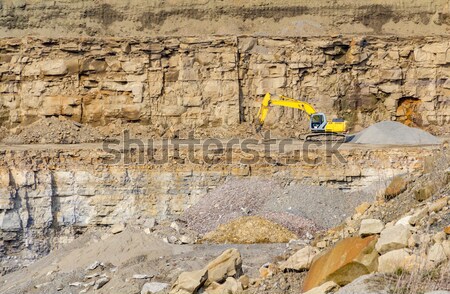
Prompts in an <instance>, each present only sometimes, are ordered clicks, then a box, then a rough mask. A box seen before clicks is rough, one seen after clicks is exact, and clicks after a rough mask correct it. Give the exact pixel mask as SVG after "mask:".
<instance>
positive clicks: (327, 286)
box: [304, 281, 339, 294]
mask: <svg viewBox="0 0 450 294" xmlns="http://www.w3.org/2000/svg"><path fill="white" fill-rule="evenodd" d="M338 289H339V285H338V284H336V283H335V282H333V281H328V282H325V283H323V284H322V285H320V286H318V287H315V288H312V289H311V290H308V291H306V292H304V294H327V293H333V292H335V291H336V290H338Z"/></svg>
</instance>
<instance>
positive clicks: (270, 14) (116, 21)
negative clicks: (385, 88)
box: [0, 0, 450, 37]
mask: <svg viewBox="0 0 450 294" xmlns="http://www.w3.org/2000/svg"><path fill="white" fill-rule="evenodd" d="M449 13H450V11H449V6H448V1H446V0H431V1H424V0H413V1H399V0H395V1H376V2H374V1H370V0H361V1H357V2H355V1H351V0H341V1H338V2H336V1H328V0H325V1H312V0H304V1H301V2H299V1H295V0H287V1H286V0H284V1H281V0H249V1H220V0H168V1H144V0H128V1H118V0H109V1H104V2H101V3H98V2H92V1H91V2H89V1H83V0H72V1H48V0H37V1H36V0H4V1H2V3H1V5H0V28H1V29H0V37H4V36H18V35H19V36H22V35H24V34H32V35H41V36H55V35H60V36H63V35H64V36H65V35H70V36H80V35H82V36H118V37H129V36H139V37H142V36H149V35H153V36H154V35H166V36H167V35H171V36H173V35H175V36H180V35H184V36H186V35H188V36H192V35H203V34H233V35H242V34H248V35H273V36H318V35H319V36H323V35H329V34H361V33H363V34H367V33H372V34H387V35H391V34H395V35H402V36H411V35H413V36H417V35H443V34H448V29H449Z"/></svg>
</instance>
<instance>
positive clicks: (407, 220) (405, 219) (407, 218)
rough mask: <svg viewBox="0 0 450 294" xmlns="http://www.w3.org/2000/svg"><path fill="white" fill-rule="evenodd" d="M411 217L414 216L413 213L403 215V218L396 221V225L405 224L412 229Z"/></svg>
mask: <svg viewBox="0 0 450 294" xmlns="http://www.w3.org/2000/svg"><path fill="white" fill-rule="evenodd" d="M411 218H412V216H411V215H407V216H404V217H402V218H401V219H399V220H398V221H397V222H396V223H395V225H396V226H397V225H403V226H405V227H407V228H408V229H411V224H410V222H411Z"/></svg>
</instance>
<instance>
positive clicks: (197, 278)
mask: <svg viewBox="0 0 450 294" xmlns="http://www.w3.org/2000/svg"><path fill="white" fill-rule="evenodd" d="M207 278H208V271H207V270H206V269H201V270H198V271H193V272H183V273H181V274H180V275H179V276H178V279H177V280H176V282H175V283H174V284H173V285H172V288H170V292H169V293H170V294H192V293H194V292H196V291H197V290H198V289H200V287H202V286H203V284H204V283H205V281H206V279H207Z"/></svg>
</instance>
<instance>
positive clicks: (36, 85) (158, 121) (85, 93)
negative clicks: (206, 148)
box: [0, 36, 450, 137]
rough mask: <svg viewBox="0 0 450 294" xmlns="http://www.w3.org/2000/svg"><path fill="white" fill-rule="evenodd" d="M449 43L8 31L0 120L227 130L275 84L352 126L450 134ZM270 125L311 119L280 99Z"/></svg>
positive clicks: (284, 127)
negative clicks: (59, 35)
mask: <svg viewBox="0 0 450 294" xmlns="http://www.w3.org/2000/svg"><path fill="white" fill-rule="evenodd" d="M449 47H450V45H449V42H448V39H447V38H445V37H423V38H406V39H402V38H394V37H370V36H367V37H357V36H355V37H326V38H322V37H320V38H319V37H311V38H268V37H178V38H170V37H169V38H147V39H132V38H127V39H117V38H113V39H111V38H108V39H99V38H95V39H94V38H77V39H52V38H38V39H37V38H29V37H24V38H5V39H1V40H0V60H1V64H0V75H1V78H0V94H1V95H0V122H1V124H2V126H4V127H7V128H12V127H15V126H17V125H24V124H29V123H31V122H33V121H35V120H37V119H39V118H43V117H48V116H63V117H66V118H69V119H72V120H74V121H77V122H81V123H85V124H91V125H94V126H98V125H103V126H104V125H108V124H110V123H113V122H117V121H121V122H133V123H138V124H144V125H148V127H149V129H154V130H156V131H158V132H159V134H166V133H167V134H171V133H173V132H175V131H177V130H192V129H196V130H197V131H198V132H199V133H201V134H205V135H211V134H212V135H214V134H215V135H216V136H217V134H220V136H222V137H230V136H233V135H237V134H239V132H237V131H236V130H237V128H236V127H237V126H251V125H253V124H254V122H255V118H256V113H257V111H258V107H259V103H260V101H261V99H262V96H263V95H264V94H265V93H266V92H268V91H270V92H272V93H274V94H284V95H287V96H290V97H294V98H297V99H302V100H305V101H308V102H310V103H312V104H313V105H314V106H315V107H316V108H317V110H318V111H320V112H324V113H326V114H328V115H329V116H331V117H336V116H340V117H343V118H345V119H346V120H347V121H348V122H349V126H350V128H351V129H352V130H359V129H361V128H362V127H367V126H368V125H370V124H372V123H374V122H378V121H381V120H398V121H401V122H404V123H406V124H408V125H413V126H419V127H422V128H426V129H428V130H430V131H432V132H434V133H436V134H442V133H448V131H449V126H450V124H449V122H450V106H449V105H450V99H449V97H450V80H449V79H448V77H449V76H450V69H449V67H448V65H449V64H450V51H449ZM267 124H268V126H270V127H271V129H272V130H274V131H275V133H276V132H279V133H283V134H284V135H291V136H293V135H295V134H298V133H302V132H305V131H306V127H307V123H306V119H305V115H304V114H303V113H301V112H300V111H297V110H292V109H282V108H275V107H274V108H273V111H272V112H271V114H270V116H269V118H268V121H267Z"/></svg>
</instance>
